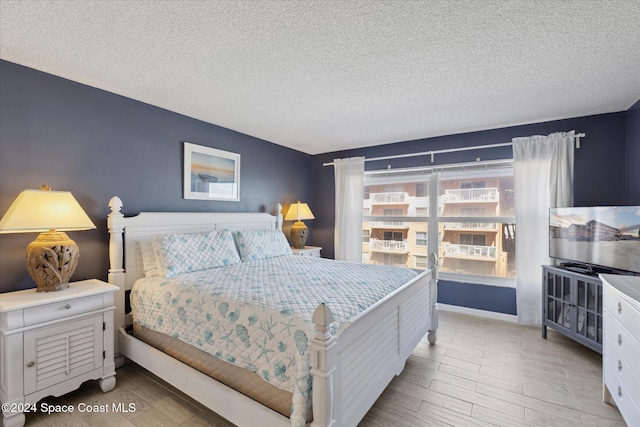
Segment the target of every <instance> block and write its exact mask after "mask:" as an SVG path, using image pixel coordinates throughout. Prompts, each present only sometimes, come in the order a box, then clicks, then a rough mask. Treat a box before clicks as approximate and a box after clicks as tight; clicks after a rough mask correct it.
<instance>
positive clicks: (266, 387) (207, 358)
mask: <svg viewBox="0 0 640 427" xmlns="http://www.w3.org/2000/svg"><path fill="white" fill-rule="evenodd" d="M133 335H134V336H135V337H136V338H138V339H140V340H142V341H144V342H146V343H147V344H149V345H151V346H153V347H155V348H157V349H158V350H160V351H162V352H164V353H166V354H168V355H169V356H171V357H173V358H175V359H178V360H179V361H181V362H182V363H184V364H186V365H189V366H191V367H192V368H194V369H196V370H198V371H200V372H202V373H203V374H206V375H208V376H210V377H211V378H213V379H215V380H217V381H219V382H221V383H223V384H225V385H227V386H229V387H231V388H232V389H234V390H236V391H239V392H240V393H242V394H244V395H245V396H248V397H250V398H252V399H253V400H256V401H258V402H260V403H262V404H263V405H265V406H267V407H269V408H271V409H273V410H274V411H276V412H279V413H280V414H282V415H284V416H285V417H289V413H290V411H291V398H292V393H291V392H290V391H286V390H282V389H279V388H277V387H275V386H273V385H271V384H269V383H268V382H266V381H264V380H263V379H262V377H260V376H259V375H258V374H256V373H253V372H249V371H247V370H246V369H243V368H241V367H239V366H235V365H232V364H230V363H227V362H224V361H222V360H220V359H218V358H217V357H214V356H212V355H210V354H208V353H205V352H204V351H202V350H198V349H197V348H195V347H193V346H191V345H189V344H186V343H184V342H182V341H180V340H179V339H177V338H173V337H170V336H168V335H164V334H162V333H160V332H155V331H152V330H151V329H148V328H145V327H144V326H142V325H138V324H137V323H134V324H133ZM308 418H309V419H310V417H308Z"/></svg>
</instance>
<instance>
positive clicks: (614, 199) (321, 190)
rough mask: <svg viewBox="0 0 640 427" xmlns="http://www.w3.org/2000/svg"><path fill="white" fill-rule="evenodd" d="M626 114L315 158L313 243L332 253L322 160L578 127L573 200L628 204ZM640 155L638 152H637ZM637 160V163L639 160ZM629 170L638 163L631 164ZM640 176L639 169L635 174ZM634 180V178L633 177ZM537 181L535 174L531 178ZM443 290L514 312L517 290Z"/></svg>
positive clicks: (479, 305) (405, 163) (478, 154)
mask: <svg viewBox="0 0 640 427" xmlns="http://www.w3.org/2000/svg"><path fill="white" fill-rule="evenodd" d="M626 115H627V113H626V112H618V113H610V114H602V115H595V116H587V117H578V118H572V119H566V120H556V121H550V122H544V123H535V124H529V125H522V126H513V127H507V128H500V129H492V130H486V131H481V132H471V133H465V134H458V135H448V136H441V137H436V138H426V139H421V140H416V141H407V142H398V143H395V144H386V145H380V146H374V147H365V148H360V149H355V150H347V151H340V152H334V153H327V154H320V155H316V156H313V166H312V167H313V206H314V214H315V215H316V220H315V221H314V244H315V245H318V246H322V247H323V250H322V254H323V256H326V257H333V256H334V251H333V229H334V218H335V214H334V209H335V196H334V182H335V180H334V176H333V174H334V171H333V168H332V167H324V166H323V165H322V164H323V163H328V162H331V161H332V160H333V159H335V158H346V157H354V156H365V157H368V158H371V157H382V156H389V155H397V154H408V153H417V152H425V151H430V150H440V149H445V148H457V147H473V146H478V145H488V144H496V143H503V142H510V141H511V140H512V139H513V138H516V137H523V136H530V135H548V134H550V133H553V132H565V131H570V130H575V131H576V132H584V133H585V134H586V137H584V138H582V146H581V148H580V149H577V150H576V151H575V173H574V179H575V182H574V200H575V205H576V206H593V205H624V204H627V203H626V199H627V194H636V192H638V191H640V188H639V187H640V181H638V180H636V181H629V183H628V185H627V178H626V177H627V172H626V171H625V169H626V167H625V165H626V160H625V159H626V156H628V155H629V154H630V151H629V149H628V147H627V146H626V138H627V135H628V131H629V128H628V126H626V125H625V123H626V122H625V118H626ZM634 153H636V155H637V151H634ZM477 158H480V159H481V160H494V159H505V158H512V150H511V147H499V148H490V149H483V150H472V151H463V152H456V153H446V154H438V155H436V156H435V161H434V163H433V165H438V164H447V163H462V162H473V161H475V160H476V159H477ZM429 164H432V163H431V162H430V158H429V157H428V156H423V157H410V158H401V159H392V160H382V161H376V162H367V163H365V169H366V170H375V169H386V168H387V166H389V165H390V166H391V167H392V168H402V167H415V166H424V165H429ZM636 164H638V163H637V162H636ZM628 167H629V168H633V167H634V166H633V165H631V164H629V166H628ZM634 176H635V177H636V178H637V176H638V172H635V175H634ZM630 178H632V177H630ZM532 179H535V177H532ZM438 289H439V295H438V301H439V302H441V303H446V304H451V305H458V306H465V307H469V308H475V309H480V310H487V311H494V312H498V313H507V314H515V312H514V308H515V305H516V297H515V290H514V289H512V288H505V287H492V286H486V285H479V284H478V285H475V284H467V283H465V284H463V283H456V282H449V281H443V282H442V283H441V284H440V286H439V287H438Z"/></svg>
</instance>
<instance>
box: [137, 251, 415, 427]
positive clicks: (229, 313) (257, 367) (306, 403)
mask: <svg viewBox="0 0 640 427" xmlns="http://www.w3.org/2000/svg"><path fill="white" fill-rule="evenodd" d="M416 275H417V274H416V273H415V272H414V271H412V270H410V269H406V268H399V267H388V266H379V265H371V264H358V263H348V262H342V261H334V260H328V259H322V258H311V257H300V256H293V255H289V256H281V257H276V258H268V259H263V260H259V261H249V262H242V263H239V264H235V265H230V266H225V267H220V268H212V269H209V270H203V271H197V272H192V273H184V274H179V275H176V276H173V277H170V278H167V277H147V278H143V279H140V280H138V281H137V282H136V283H135V285H134V287H133V289H132V291H131V308H132V312H133V317H134V320H135V322H136V323H138V324H141V325H143V326H145V327H147V328H149V329H152V330H154V331H158V332H161V333H164V334H167V335H170V336H173V337H175V338H178V339H180V340H181V341H183V342H185V343H188V344H191V345H193V346H195V347H196V348H199V349H200V350H203V351H205V352H207V353H209V354H212V355H214V356H215V357H218V358H220V359H222V360H224V361H227V362H229V363H233V364H235V365H238V366H240V367H243V368H245V369H248V370H250V371H252V372H256V373H258V374H259V375H261V376H262V378H264V380H265V381H268V382H269V383H271V384H273V385H275V386H276V387H279V388H281V389H284V390H288V391H290V392H292V393H293V401H292V407H291V424H292V426H294V427H298V426H304V425H305V424H307V420H306V414H307V413H308V409H309V408H310V406H311V375H310V368H309V351H308V347H309V338H311V337H312V336H313V334H314V331H315V329H314V327H313V324H312V323H311V316H312V315H313V312H314V310H315V308H316V307H317V306H318V304H320V303H323V302H324V303H326V304H327V305H328V306H329V307H330V308H331V311H332V312H333V315H334V317H335V319H336V321H335V322H334V324H333V325H332V329H333V332H334V333H337V334H339V333H340V328H341V327H342V326H343V325H344V324H345V322H346V321H347V320H349V319H350V318H352V317H353V316H355V315H357V314H358V313H360V312H362V311H363V310H365V309H367V308H368V307H370V306H371V305H373V304H374V303H376V302H377V301H379V300H380V299H382V298H384V297H385V296H386V295H388V294H389V293H391V292H393V291H394V290H395V289H397V288H399V287H401V286H402V285H403V284H405V283H407V282H408V281H410V280H411V279H413V278H414V277H415V276H416Z"/></svg>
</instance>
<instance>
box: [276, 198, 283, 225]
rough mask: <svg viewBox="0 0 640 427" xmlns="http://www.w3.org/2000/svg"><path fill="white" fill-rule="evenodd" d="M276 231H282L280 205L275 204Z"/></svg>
mask: <svg viewBox="0 0 640 427" xmlns="http://www.w3.org/2000/svg"><path fill="white" fill-rule="evenodd" d="M276 229H277V230H280V231H282V205H281V204H280V203H277V204H276Z"/></svg>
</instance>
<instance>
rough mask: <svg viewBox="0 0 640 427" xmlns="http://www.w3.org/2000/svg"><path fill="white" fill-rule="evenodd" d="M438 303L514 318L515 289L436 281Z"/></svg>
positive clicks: (515, 311)
mask: <svg viewBox="0 0 640 427" xmlns="http://www.w3.org/2000/svg"><path fill="white" fill-rule="evenodd" d="M541 286H542V285H541ZM438 302H439V303H441V304H449V305H455V306H459V307H467V308H473V309H476V310H485V311H493V312H497V313H504V314H512V315H514V316H515V315H516V314H517V310H516V289H515V288H505V287H501V286H487V285H474V284H473V283H460V282H452V281H450V280H438Z"/></svg>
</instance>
